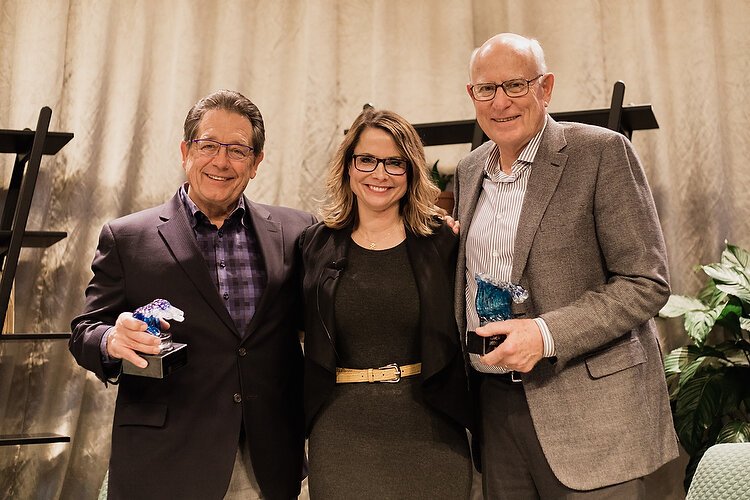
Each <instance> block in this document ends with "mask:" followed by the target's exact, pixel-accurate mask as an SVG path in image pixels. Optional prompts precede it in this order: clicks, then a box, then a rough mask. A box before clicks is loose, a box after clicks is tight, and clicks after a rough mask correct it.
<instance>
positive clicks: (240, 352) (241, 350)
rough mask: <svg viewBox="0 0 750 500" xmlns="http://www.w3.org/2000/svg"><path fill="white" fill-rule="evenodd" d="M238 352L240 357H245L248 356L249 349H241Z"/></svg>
mask: <svg viewBox="0 0 750 500" xmlns="http://www.w3.org/2000/svg"><path fill="white" fill-rule="evenodd" d="M237 352H238V353H239V355H240V356H244V355H245V354H247V349H245V348H244V347H240V348H239V349H238V350H237Z"/></svg>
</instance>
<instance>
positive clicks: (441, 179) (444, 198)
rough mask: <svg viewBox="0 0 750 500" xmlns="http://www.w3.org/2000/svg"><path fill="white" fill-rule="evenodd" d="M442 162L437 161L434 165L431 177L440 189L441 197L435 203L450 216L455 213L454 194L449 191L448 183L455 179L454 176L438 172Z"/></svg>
mask: <svg viewBox="0 0 750 500" xmlns="http://www.w3.org/2000/svg"><path fill="white" fill-rule="evenodd" d="M439 161H440V160H435V163H433V165H432V170H430V173H431V177H432V183H433V184H435V185H436V186H437V187H438V189H440V196H438V199H437V201H436V202H435V205H437V206H439V207H440V208H442V209H443V210H445V211H446V212H448V215H450V214H451V213H452V212H453V192H452V191H447V190H446V189H447V187H448V183H449V182H450V181H451V179H453V175H452V174H443V173H441V172H440V171H439V170H438V162H439Z"/></svg>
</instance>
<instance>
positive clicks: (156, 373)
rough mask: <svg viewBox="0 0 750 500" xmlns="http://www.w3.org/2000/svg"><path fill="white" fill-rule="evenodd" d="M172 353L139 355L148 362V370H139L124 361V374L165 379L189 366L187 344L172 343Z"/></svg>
mask: <svg viewBox="0 0 750 500" xmlns="http://www.w3.org/2000/svg"><path fill="white" fill-rule="evenodd" d="M172 346H173V348H172V349H171V350H170V351H167V352H164V353H161V354H139V356H140V357H142V358H143V359H145V360H146V361H148V365H147V366H146V368H138V367H137V366H135V365H134V364H133V363H131V362H130V361H128V360H126V359H123V360H122V373H125V374H127V375H136V376H138V377H151V378H164V377H166V376H167V375H169V374H170V373H172V372H174V371H175V370H177V369H179V368H182V367H183V366H185V365H186V364H187V344H178V343H177V342H174V343H172Z"/></svg>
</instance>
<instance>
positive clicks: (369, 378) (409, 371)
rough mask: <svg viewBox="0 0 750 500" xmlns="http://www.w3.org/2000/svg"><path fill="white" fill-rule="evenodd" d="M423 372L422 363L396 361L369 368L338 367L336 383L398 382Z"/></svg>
mask: <svg viewBox="0 0 750 500" xmlns="http://www.w3.org/2000/svg"><path fill="white" fill-rule="evenodd" d="M421 372H422V363H414V364H413V365H404V366H398V365H397V364H396V363H391V364H390V365H385V366H381V367H380V368H367V369H365V370H355V369H353V368H338V367H337V368H336V383H337V384H351V383H354V382H369V383H372V382H387V383H392V384H393V383H396V382H398V381H400V380H401V379H402V378H405V377H412V376H414V375H419V374H420V373H421Z"/></svg>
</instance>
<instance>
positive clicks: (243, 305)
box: [70, 90, 315, 499]
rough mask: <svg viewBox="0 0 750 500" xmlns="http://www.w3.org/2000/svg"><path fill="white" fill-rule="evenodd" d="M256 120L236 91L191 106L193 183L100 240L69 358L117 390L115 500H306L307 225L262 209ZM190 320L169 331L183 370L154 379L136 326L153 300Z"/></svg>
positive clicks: (186, 157) (187, 164)
mask: <svg viewBox="0 0 750 500" xmlns="http://www.w3.org/2000/svg"><path fill="white" fill-rule="evenodd" d="M264 141H265V131H264V125H263V119H262V117H261V114H260V112H259V111H258V108H257V107H256V106H255V105H254V104H253V103H252V102H250V101H249V100H248V99H247V98H245V97H244V96H242V95H241V94H239V93H237V92H232V91H226V90H222V91H218V92H215V93H213V94H211V95H209V96H207V97H205V98H203V99H201V100H200V101H198V103H196V104H195V106H193V108H192V109H191V110H190V112H189V113H188V115H187V118H186V120H185V135H184V140H183V141H182V143H181V151H182V164H183V168H184V169H185V173H186V175H187V182H186V183H185V184H183V185H182V186H181V187H180V188H179V190H178V191H177V193H176V194H175V195H174V197H172V199H171V200H169V201H168V202H166V203H165V204H163V205H161V206H158V207H154V208H150V209H147V210H144V211H141V212H138V213H135V214H131V215H128V216H125V217H122V218H120V219H117V220H114V221H112V222H109V223H108V224H106V225H105V226H104V228H103V229H102V232H101V235H100V239H99V245H98V248H97V250H96V254H95V256H94V261H93V264H92V270H93V272H94V277H93V278H92V280H91V282H90V284H89V286H88V288H87V289H86V302H85V307H84V311H83V313H82V314H81V315H80V316H78V317H76V318H75V319H74V320H73V322H72V332H73V334H72V338H71V340H70V350H71V352H72V353H73V356H75V358H76V360H77V361H78V363H79V364H80V365H81V366H83V367H84V368H86V369H88V370H91V371H92V372H94V373H95V374H96V376H97V377H98V378H99V379H100V380H102V381H103V382H104V383H105V384H107V382H110V383H119V392H118V395H117V403H116V406H115V415H114V423H113V429H112V452H111V458H110V464H109V487H108V494H109V498H195V499H208V498H215V499H220V498H223V497H224V498H240V497H241V498H258V497H261V496H262V497H263V498H278V499H290V498H296V497H297V495H298V494H299V491H300V482H301V479H302V475H303V470H302V469H303V462H304V428H303V426H304V424H303V410H302V352H301V348H300V343H299V336H298V332H299V327H300V322H301V299H300V292H299V282H298V279H299V276H298V272H299V268H298V259H297V258H296V257H295V241H296V239H297V236H298V235H299V234H300V233H301V231H302V230H303V229H305V228H306V227H308V226H309V225H310V224H311V223H313V222H314V221H315V220H314V217H313V216H312V215H310V214H307V213H304V212H300V211H297V210H292V209H288V208H282V207H274V206H267V205H261V204H258V203H254V202H251V201H250V200H249V199H247V198H246V197H245V196H243V191H244V190H245V187H246V186H247V184H248V182H249V181H250V179H252V178H254V177H255V175H256V173H257V170H258V165H259V164H260V162H261V161H262V160H263V144H264ZM157 298H161V299H166V300H168V301H169V302H170V303H171V304H172V305H174V306H175V307H177V308H179V309H182V310H183V311H184V312H185V320H184V322H181V323H177V322H173V323H172V324H171V325H169V326H170V328H169V331H170V332H171V334H172V339H173V340H174V341H175V342H179V343H185V344H187V346H188V347H187V349H188V352H189V356H188V364H187V366H185V367H183V368H180V369H179V370H177V371H175V372H173V373H171V374H169V375H168V376H167V377H165V378H164V379H156V378H147V377H141V376H133V375H127V374H122V373H121V372H122V363H123V361H122V360H128V361H130V362H132V363H133V364H135V365H137V366H140V367H144V366H146V361H145V360H144V359H143V358H141V357H140V356H139V353H145V354H156V353H158V349H159V348H158V343H159V341H158V339H157V338H156V337H154V336H152V335H150V334H149V333H146V332H145V329H146V324H145V323H143V322H142V321H139V320H137V319H135V318H134V317H133V315H132V314H131V313H132V311H133V310H135V309H136V308H138V307H140V306H143V305H145V304H148V303H150V302H151V301H153V300H154V299H157Z"/></svg>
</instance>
